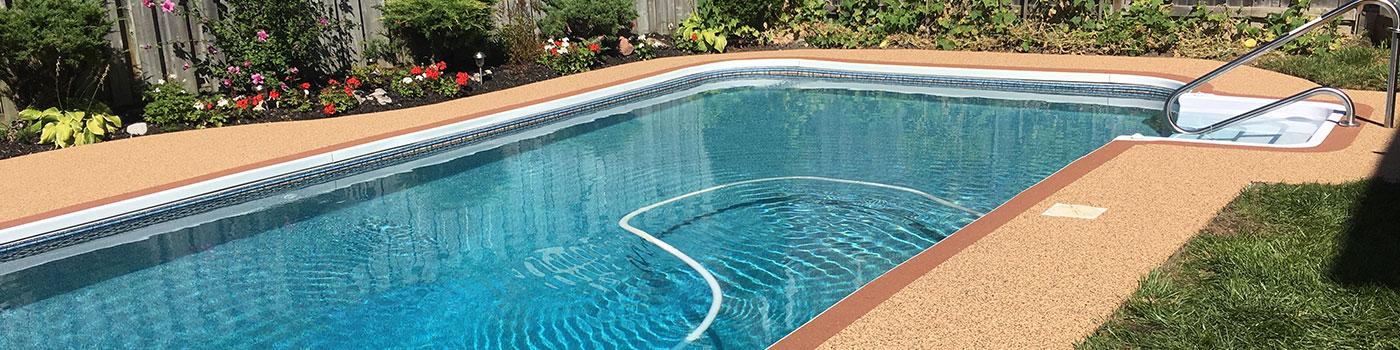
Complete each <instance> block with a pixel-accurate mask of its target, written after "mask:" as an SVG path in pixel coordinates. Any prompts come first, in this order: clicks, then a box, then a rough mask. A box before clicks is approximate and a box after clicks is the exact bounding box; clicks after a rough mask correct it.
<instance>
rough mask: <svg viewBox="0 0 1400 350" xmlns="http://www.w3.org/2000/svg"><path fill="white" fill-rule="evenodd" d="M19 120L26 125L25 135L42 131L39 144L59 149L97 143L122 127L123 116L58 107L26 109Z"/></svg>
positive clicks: (20, 113)
mask: <svg viewBox="0 0 1400 350" xmlns="http://www.w3.org/2000/svg"><path fill="white" fill-rule="evenodd" d="M19 120H20V121H21V122H23V123H25V125H26V127H25V130H24V133H25V134H27V135H35V134H38V135H39V143H49V144H53V145H54V146H57V147H58V148H65V147H69V146H77V145H86V144H89V143H97V142H98V141H102V138H104V137H107V136H108V135H111V134H112V133H115V132H117V129H118V128H121V126H122V120H121V118H117V116H114V115H110V114H101V113H88V112H82V111H60V110H59V109H58V108H49V109H45V110H42V111H41V110H37V109H33V108H30V109H26V110H24V111H21V112H19Z"/></svg>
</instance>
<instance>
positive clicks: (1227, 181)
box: [0, 50, 1400, 349]
mask: <svg viewBox="0 0 1400 350" xmlns="http://www.w3.org/2000/svg"><path fill="white" fill-rule="evenodd" d="M759 58H808V59H821V60H837V61H846V62H868V63H884V64H907V65H922V66H946V67H976V68H997V69H1017V70H1046V71H1087V72H1113V73H1126V74H1140V75H1150V76H1157V77H1165V78H1170V79H1175V80H1188V79H1190V78H1191V77H1195V76H1198V75H1200V74H1204V73H1206V72H1208V71H1210V70H1211V69H1213V68H1215V67H1217V66H1219V65H1220V64H1222V63H1221V62H1216V61H1206V60H1194V59H1178V58H1160V57H1105V56H1065V55H1038V54H1011V53H981V52H947V51H922V50H792V51H773V52H745V53H734V54H723V55H702V56H685V57H674V58H664V59H656V60H650V61H644V62H638V63H632V64H627V65H622V66H616V67H610V68H606V69H600V70H596V71H592V72H587V73H582V74H576V75H571V76H566V77H562V78H557V79H552V80H548V81H544V82H539V83H535V84H530V85H527V86H522V87H518V88H513V89H508V90H504V91H498V92H492V93H487V94H482V95H476V96H470V97H466V98H462V99H458V100H453V101H449V102H444V103H441V104H435V105H429V106H422V107H416V108H409V109H403V110H397V111H388V112H380V113H371V114H363V115H354V116H346V117H340V118H333V119H322V120H310V121H297V122H284V123H272V124H256V125H241V126H234V127H225V128H216V129H206V130H196V131H186V132H177V133H169V134H160V135H153V136H147V137H137V138H132V139H123V140H115V141H109V142H104V143H101V144H96V145H90V146H83V147H75V148H69V149H63V150H57V151H51V152H44V153H40V154H34V155H29V156H23V157H17V158H11V159H5V160H0V176H3V177H4V178H5V179H7V180H8V181H4V182H0V198H4V200H2V201H0V227H9V226H14V225H16V224H20V223H24V222H29V221H33V220H36V219H41V218H45V217H49V216H53V215H57V214H62V213H67V212H73V211H77V210H81V209H84V208H90V207H93V206H97V205H101V204H104V203H111V202H114V201H118V200H121V199H126V198H132V197H135V196H140V195H143V194H148V193H153V192H156V191H160V190H162V189H168V188H173V187H176V186H180V185H182V184H189V183H193V182H197V181H201V180H205V179H212V178H215V177H218V176H222V175H227V174H231V173H235V172H238V171H243V170H248V169H253V168H257V167H261V166H266V165H270V164H275V163H278V162H282V161H286V160H291V159H297V158H300V157H304V156H306V155H311V154H317V153H322V152H326V151H329V150H335V149H341V148H345V147H349V146H353V145H357V144H362V143H366V142H370V141H374V140H380V139H384V138H387V137H392V136H395V135H402V134H404V133H408V132H412V131H416V130H423V129H427V128H431V127H435V126H440V125H445V124H449V123H453V122H457V121H461V120H466V119H471V118H474V117H477V116H481V115H485V114H489V113H493V112H495V111H501V110H507V109H511V108H515V107H518V106H522V105H528V104H532V103H536V102H539V101H547V100H550V99H555V98H558V97H561V96H568V95H572V94H577V93H580V92H584V91H590V90H593V89H597V88H600V87H602V86H610V85H615V84H618V83H621V82H625V81H630V80H635V79H637V78H640V77H646V76H651V75H655V74H659V73H662V72H667V71H672V70H675V69H679V68H683V67H689V66H694V65H699V64H705V63H711V62H719V61H725V60H734V59H759ZM1312 86H1315V85H1314V84H1312V83H1310V82H1307V81H1305V80H1303V79H1299V78H1296V77H1291V76H1286V75H1282V74H1278V73H1274V72H1268V71H1264V70H1260V69H1254V68H1249V67H1244V68H1241V69H1239V70H1237V71H1236V72H1234V73H1231V74H1229V75H1226V76H1223V77H1221V78H1220V79H1218V80H1216V81H1215V82H1213V83H1212V84H1211V86H1209V89H1210V90H1211V91H1213V92H1215V93H1220V94H1232V95H1247V96H1267V97H1283V96H1287V95H1291V94H1292V93H1295V92H1297V91H1301V90H1303V89H1306V88H1309V87H1312ZM1349 93H1351V94H1352V97H1353V99H1355V100H1356V102H1357V103H1358V104H1362V105H1367V106H1370V107H1371V108H1367V109H1366V110H1365V111H1363V112H1364V113H1363V116H1364V117H1367V118H1368V119H1370V120H1377V119H1378V118H1379V117H1380V116H1379V115H1376V114H1375V113H1376V112H1375V111H1377V110H1382V108H1375V107H1379V106H1382V105H1383V103H1384V100H1385V99H1384V93H1381V92H1368V91H1351V92H1349ZM1339 136H1341V137H1342V138H1338V137H1339ZM1394 136H1395V132H1394V131H1393V130H1391V129H1385V128H1381V127H1377V126H1375V125H1371V124H1367V125H1364V126H1363V127H1360V128H1355V129H1352V128H1348V129H1342V130H1341V132H1339V133H1338V134H1336V135H1333V137H1332V138H1338V141H1333V140H1332V138H1329V143H1328V144H1327V145H1324V146H1322V147H1321V148H1320V149H1313V150H1303V151H1298V150H1277V149H1260V148H1257V147H1219V146H1211V147H1203V146H1191V145H1182V144H1174V143H1132V142H1126V141H1115V142H1113V143H1110V144H1108V145H1106V146H1104V147H1103V148H1101V149H1100V150H1099V151H1096V152H1094V153H1093V154H1091V155H1090V156H1087V157H1086V158H1084V159H1081V160H1080V161H1077V162H1075V163H1074V164H1071V165H1070V167H1069V168H1067V169H1066V170H1062V171H1061V172H1060V173H1057V174H1056V176H1052V178H1051V179H1047V181H1045V182H1042V184H1039V185H1037V187H1040V189H1039V190H1036V189H1035V188H1033V190H1032V191H1028V192H1027V193H1023V194H1022V195H1020V196H1018V197H1017V198H1016V199H1013V201H1012V202H1011V203H1008V204H1007V205H1004V206H1003V207H1002V208H999V209H997V210H996V211H993V212H992V213H989V215H988V216H987V218H984V220H985V222H984V220H979V222H978V223H974V224H973V225H970V226H968V227H967V228H965V229H964V230H963V231H959V233H957V234H954V235H953V236H952V237H950V238H948V239H947V240H945V241H944V242H942V243H940V244H939V245H938V246H935V248H933V249H930V251H929V252H926V253H925V254H920V256H919V257H916V258H915V259H914V260H911V262H910V263H906V264H904V265H901V267H900V268H899V269H896V270H895V271H894V272H892V273H890V274H887V275H886V276H885V277H881V280H887V281H886V282H880V281H879V280H877V282H874V284H872V285H871V286H870V287H871V288H865V289H862V291H861V292H858V293H857V294H856V295H855V296H853V297H851V298H848V299H847V300H845V301H842V302H841V303H839V304H838V305H837V306H836V307H833V309H832V310H831V311H828V312H827V313H825V314H823V315H822V316H820V317H818V318H817V319H816V320H814V321H813V322H812V323H809V324H808V325H807V326H804V327H803V328H802V329H799V330H798V332H796V333H794V335H793V336H790V337H788V338H787V339H785V340H784V341H783V342H781V343H780V344H778V347H779V348H813V347H820V348H828V349H849V348H860V349H869V348H880V349H885V348H889V349H908V348H1064V347H1070V346H1073V344H1074V343H1075V342H1077V341H1079V340H1080V339H1083V338H1084V337H1085V336H1087V335H1088V334H1090V333H1091V332H1092V331H1094V330H1095V329H1096V328H1097V327H1098V326H1099V324H1100V323H1102V321H1103V320H1105V319H1106V318H1107V317H1108V316H1109V315H1110V314H1111V313H1112V312H1113V310H1114V309H1115V308H1117V307H1118V305H1119V304H1120V303H1121V302H1122V301H1123V300H1124V299H1125V298H1127V297H1128V296H1129V295H1130V294H1131V293H1132V292H1133V291H1134V290H1135V289H1136V288H1137V285H1138V284H1137V282H1138V280H1139V279H1140V278H1141V277H1142V276H1144V275H1146V274H1147V273H1148V272H1149V271H1151V270H1152V269H1153V268H1155V267H1156V266H1158V265H1160V264H1161V263H1162V262H1164V261H1166V259H1167V258H1168V257H1169V256H1171V254H1172V253H1174V252H1176V251H1177V250H1178V249H1179V248H1180V247H1181V246H1182V245H1183V244H1184V243H1185V242H1186V241H1187V240H1189V239H1190V238H1191V237H1192V236H1194V235H1195V234H1196V233H1197V232H1198V231H1199V230H1200V229H1201V228H1202V227H1205V225H1206V223H1208V222H1209V220H1210V219H1211V218H1213V217H1214V215H1215V213H1216V212H1218V211H1219V210H1220V209H1221V208H1223V207H1224V206H1225V205H1226V204H1227V203H1228V202H1229V201H1230V200H1232V199H1233V198H1234V197H1235V196H1236V194H1238V193H1239V191H1240V190H1241V189H1242V188H1244V186H1246V185H1248V184H1249V183H1252V182H1291V183H1298V182H1324V183H1336V182H1343V181H1351V180H1357V179H1362V178H1366V177H1369V176H1371V175H1373V174H1377V171H1378V170H1377V169H1378V168H1381V169H1400V160H1392V159H1390V158H1391V155H1395V154H1400V150H1394V149H1390V148H1389V146H1390V144H1391V140H1392V139H1393V138H1394ZM268 140H277V142H268ZM1383 156H1384V157H1385V158H1386V159H1385V161H1384V162H1382V158H1383ZM1392 163H1394V164H1392ZM1378 165H1386V166H1383V167H1378ZM1379 174H1381V175H1387V176H1390V175H1393V174H1395V172H1394V171H1390V170H1387V171H1384V172H1381V173H1379ZM1388 174H1390V175H1388ZM1042 185H1045V186H1042ZM1367 198H1368V199H1367V201H1366V202H1364V203H1362V206H1361V209H1359V210H1367V211H1368V212H1367V213H1365V214H1366V215H1364V216H1362V217H1369V218H1375V220H1376V221H1375V223H1374V224H1368V222H1370V221H1364V220H1363V221H1358V226H1357V227H1358V231H1357V232H1361V233H1358V234H1356V235H1353V237H1355V238H1356V239H1357V242H1359V243H1358V244H1356V245H1354V246H1355V249H1353V251H1349V252H1348V254H1346V255H1354V256H1355V257H1358V259H1356V260H1355V261H1354V262H1347V263H1345V264H1343V263H1339V267H1338V269H1339V271H1347V269H1348V267H1347V266H1348V265H1346V264H1353V263H1354V264H1374V263H1387V262H1389V264H1384V265H1383V266H1394V265H1395V262H1398V260H1397V255H1396V254H1397V251H1400V249H1397V248H1396V243H1395V242H1396V240H1395V237H1394V234H1395V232H1396V231H1395V230H1394V229H1393V228H1394V227H1393V226H1388V225H1394V224H1392V223H1390V222H1393V221H1390V222H1388V221H1386V220H1385V219H1386V218H1388V217H1387V216H1386V215H1385V214H1390V213H1394V212H1395V211H1394V209H1392V206H1393V204H1392V203H1393V202H1391V199H1392V198H1393V197H1385V196H1368V197H1367ZM1054 203H1066V204H1082V205H1090V206H1094V207H1101V208H1108V211H1107V212H1106V213H1104V214H1103V215H1102V216H1101V217H1099V218H1098V219H1095V220H1082V219H1073V218H1063V217H1049V216H1042V215H1040V213H1041V212H1043V211H1044V210H1045V209H1046V208H1048V207H1049V206H1051V205H1053V204H1054ZM1368 225H1370V226H1368ZM1385 234H1389V236H1387V235H1385ZM1378 235H1379V236H1378ZM1377 237H1380V238H1377ZM1377 239H1383V240H1388V241H1386V242H1390V243H1388V244H1389V245H1388V246H1384V247H1389V248H1384V249H1382V250H1380V251H1374V250H1368V249H1373V248H1374V246H1376V244H1373V242H1375V240H1377ZM1349 247H1350V246H1349ZM1353 253H1354V254H1353ZM930 254H934V255H930ZM1376 257H1380V258H1376ZM920 259H922V260H920ZM1376 259H1379V260H1376ZM914 265H917V266H914ZM906 266H913V268H906ZM1350 266H1354V265H1350ZM1354 275H1355V276H1353V277H1355V278H1356V280H1357V281H1358V282H1359V283H1367V282H1371V283H1393V282H1394V281H1395V280H1396V277H1395V275H1393V274H1392V275H1384V274H1381V275H1367V274H1354ZM890 279H894V281H893V282H894V283H888V282H889V280H890ZM1385 281H1389V282H1385ZM872 293H873V294H872Z"/></svg>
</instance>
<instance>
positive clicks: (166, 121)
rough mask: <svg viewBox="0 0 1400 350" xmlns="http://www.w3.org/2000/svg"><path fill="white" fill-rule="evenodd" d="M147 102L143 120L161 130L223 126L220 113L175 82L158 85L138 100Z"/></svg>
mask: <svg viewBox="0 0 1400 350" xmlns="http://www.w3.org/2000/svg"><path fill="white" fill-rule="evenodd" d="M141 98H142V100H144V101H145V102H146V108H145V110H144V112H145V115H144V117H143V118H144V120H145V121H146V122H147V123H151V124H154V125H156V126H159V127H162V128H177V127H194V128H205V127H214V126H222V125H223V124H224V122H225V121H226V117H225V116H224V114H223V113H220V112H219V111H217V110H214V109H213V108H208V107H212V106H209V105H208V104H207V103H206V102H203V101H200V100H199V99H198V97H197V96H195V94H193V93H190V92H189V91H186V90H185V88H184V86H183V85H182V84H180V83H179V82H175V81H164V80H161V81H158V82H157V83H156V84H154V85H151V86H148V87H147V88H146V92H145V93H143V94H142V96H141Z"/></svg>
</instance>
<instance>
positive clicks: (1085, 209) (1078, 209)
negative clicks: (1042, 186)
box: [1041, 203, 1108, 220]
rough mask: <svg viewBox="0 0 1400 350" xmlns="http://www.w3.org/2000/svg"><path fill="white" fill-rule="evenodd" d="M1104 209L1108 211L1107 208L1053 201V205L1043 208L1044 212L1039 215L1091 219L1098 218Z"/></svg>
mask: <svg viewBox="0 0 1400 350" xmlns="http://www.w3.org/2000/svg"><path fill="white" fill-rule="evenodd" d="M1106 211H1108V208H1098V207H1091V206H1087V205H1078V204H1064V203H1055V205H1052V206H1050V209H1045V212H1044V213H1041V215H1045V216H1058V217H1062V218H1075V219H1085V220H1093V219H1097V218H1099V215H1103V213H1104V212H1106Z"/></svg>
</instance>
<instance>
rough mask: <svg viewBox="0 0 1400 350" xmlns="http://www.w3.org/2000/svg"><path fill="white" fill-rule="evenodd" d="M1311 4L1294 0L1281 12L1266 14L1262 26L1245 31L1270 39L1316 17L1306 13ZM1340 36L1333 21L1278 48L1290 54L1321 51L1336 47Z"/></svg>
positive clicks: (1264, 39)
mask: <svg viewBox="0 0 1400 350" xmlns="http://www.w3.org/2000/svg"><path fill="white" fill-rule="evenodd" d="M1311 6H1312V1H1311V0H1297V1H1294V2H1293V4H1292V5H1289V6H1288V9H1286V10H1284V11H1283V12H1279V13H1271V14H1269V15H1268V16H1266V17H1265V18H1264V28H1254V27H1248V28H1247V29H1245V32H1246V33H1247V34H1249V35H1251V36H1254V37H1258V38H1260V39H1262V40H1263V41H1266V42H1267V41H1272V40H1274V39H1275V38H1278V37H1281V36H1284V35H1287V34H1288V32H1290V31H1293V29H1295V28H1298V27H1299V26H1301V25H1303V24H1304V23H1307V22H1308V21H1311V20H1312V19H1314V18H1317V16H1314V15H1309V14H1307V11H1308V8H1309V7H1311ZM1340 38H1341V35H1340V34H1339V33H1337V22H1336V21H1333V22H1331V23H1328V24H1326V25H1324V26H1323V27H1321V28H1318V29H1314V30H1313V31H1311V32H1308V33H1307V34H1304V35H1303V36H1301V37H1298V38H1297V39H1294V40H1293V41H1290V42H1289V43H1287V44H1284V45H1283V47H1282V48H1280V49H1281V50H1282V51H1284V52H1287V53H1292V54H1310V53H1314V52H1323V51H1328V50H1331V49H1335V48H1337V42H1338V39H1340Z"/></svg>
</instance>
